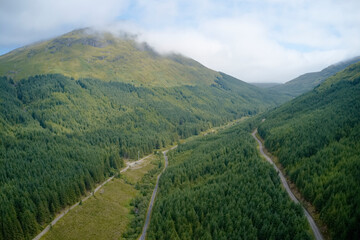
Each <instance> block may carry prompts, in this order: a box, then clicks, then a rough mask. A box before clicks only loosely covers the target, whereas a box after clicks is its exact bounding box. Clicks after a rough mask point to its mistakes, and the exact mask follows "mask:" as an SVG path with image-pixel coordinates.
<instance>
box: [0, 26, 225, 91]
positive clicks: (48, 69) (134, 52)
mask: <svg viewBox="0 0 360 240" xmlns="http://www.w3.org/2000/svg"><path fill="white" fill-rule="evenodd" d="M49 73H56V74H62V75H64V76H68V77H73V78H75V79H78V78H97V79H101V80H103V81H107V82H109V81H115V82H125V83H131V84H134V85H136V86H138V85H140V84H143V85H147V86H167V87H170V86H182V85H194V84H208V85H210V84H211V83H212V82H213V80H214V79H215V78H216V77H219V74H218V73H217V72H215V71H212V70H210V69H208V68H205V67H204V66H202V65H201V64H200V63H198V62H196V61H194V60H192V59H189V58H186V57H183V56H180V55H176V54H169V55H166V56H165V55H160V54H158V53H157V52H155V51H154V50H153V49H152V48H151V47H150V46H149V45H147V44H146V43H138V42H137V41H136V38H135V37H134V36H131V35H129V34H125V33H122V34H121V35H120V34H119V36H115V35H113V34H111V33H108V32H102V31H95V30H92V29H89V28H86V29H80V30H75V31H72V32H70V33H67V34H64V35H63V36H60V37H57V38H54V39H51V40H48V41H43V42H40V43H36V44H33V45H30V46H26V47H23V48H20V49H17V50H14V51H12V52H10V53H8V54H5V55H3V56H1V57H0V75H4V76H7V77H11V78H12V79H14V80H15V81H18V80H20V79H22V78H26V77H29V76H34V75H39V74H49Z"/></svg>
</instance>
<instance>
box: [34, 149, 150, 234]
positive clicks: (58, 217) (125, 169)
mask: <svg viewBox="0 0 360 240" xmlns="http://www.w3.org/2000/svg"><path fill="white" fill-rule="evenodd" d="M152 155H153V154H150V155H148V156H146V157H144V158H142V159H140V160H137V161H135V162H127V163H126V167H125V168H123V169H121V170H120V173H123V172H126V171H127V170H128V169H129V168H132V167H134V166H136V165H138V164H140V163H142V162H143V161H144V160H145V159H147V158H149V157H151V156H152ZM113 178H114V176H112V177H109V178H108V179H107V180H106V181H104V182H103V183H101V184H100V185H99V186H97V187H96V188H95V189H94V191H93V192H91V193H90V194H89V195H88V196H86V197H84V198H83V199H81V201H82V202H85V201H86V200H88V199H89V198H90V197H91V196H93V195H94V194H95V193H96V192H97V191H99V190H100V188H102V187H103V186H104V185H105V184H106V183H108V182H110V181H111V180H112V179H113ZM81 201H80V202H81ZM80 202H77V203H75V204H74V205H72V206H70V207H69V208H66V209H64V210H63V211H61V213H60V214H59V215H57V216H56V218H55V219H54V220H52V222H51V223H50V224H49V225H47V226H46V228H44V230H43V231H42V232H41V233H39V234H38V235H37V236H36V237H34V238H33V240H39V239H41V238H42V237H43V236H44V235H45V234H46V233H47V232H48V231H49V230H50V229H51V227H52V226H54V225H55V224H56V223H57V222H58V221H59V220H60V219H61V218H62V217H63V216H65V215H66V214H67V213H68V212H69V211H70V210H72V209H74V208H75V207H77V206H78V205H79V204H80Z"/></svg>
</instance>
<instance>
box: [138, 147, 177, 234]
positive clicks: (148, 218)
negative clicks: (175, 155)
mask: <svg viewBox="0 0 360 240" xmlns="http://www.w3.org/2000/svg"><path fill="white" fill-rule="evenodd" d="M175 148H177V145H176V146H175V147H172V148H170V149H169V150H173V149H175ZM169 150H166V151H163V154H164V158H165V166H164V169H163V170H162V171H161V173H160V174H159V175H158V176H157V179H156V184H155V188H154V191H153V193H152V195H151V200H150V203H149V208H148V211H147V213H146V219H145V223H144V227H143V230H142V233H141V236H140V238H139V240H145V238H146V232H147V229H148V227H149V224H150V217H151V212H152V208H153V205H154V201H155V197H156V193H157V190H158V188H159V179H160V177H161V174H162V173H163V172H164V171H165V169H166V168H167V166H168V157H167V156H166V153H167V152H168V151H169Z"/></svg>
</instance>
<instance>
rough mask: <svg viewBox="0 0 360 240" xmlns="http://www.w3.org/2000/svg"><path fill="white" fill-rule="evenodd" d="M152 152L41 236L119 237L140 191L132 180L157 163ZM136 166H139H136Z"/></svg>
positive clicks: (58, 237)
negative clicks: (151, 154)
mask: <svg viewBox="0 0 360 240" xmlns="http://www.w3.org/2000/svg"><path fill="white" fill-rule="evenodd" d="M157 163H158V159H157V158H156V156H152V157H150V158H148V159H146V160H145V161H144V162H143V163H141V164H139V166H136V167H134V168H130V169H128V170H127V171H126V172H124V173H123V174H122V177H121V178H120V179H117V178H115V179H114V180H113V181H110V182H109V183H107V184H106V185H105V186H104V187H103V188H102V189H100V190H99V191H98V192H97V193H96V194H95V197H91V198H90V199H88V200H87V201H85V202H83V204H82V205H79V206H78V207H76V208H75V209H73V210H71V211H70V212H69V213H68V214H67V215H65V216H64V217H63V218H62V219H60V220H59V221H58V222H57V224H56V225H54V226H53V227H52V229H51V230H50V231H49V232H48V233H47V234H46V235H45V237H44V239H49V240H51V239H53V240H55V239H119V238H121V236H122V234H123V233H124V232H125V231H126V230H127V228H128V225H129V223H130V221H131V219H132V218H133V215H132V214H131V208H132V207H131V206H130V202H131V200H132V199H134V198H135V197H136V196H137V195H138V194H139V191H138V190H136V189H135V185H134V183H136V182H137V181H139V180H140V179H141V178H142V177H143V176H144V175H145V174H146V173H147V172H148V171H150V170H151V169H153V168H154V167H156V166H157ZM138 167H139V168H138Z"/></svg>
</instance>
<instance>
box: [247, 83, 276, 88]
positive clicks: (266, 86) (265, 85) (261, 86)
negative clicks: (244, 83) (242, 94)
mask: <svg viewBox="0 0 360 240" xmlns="http://www.w3.org/2000/svg"><path fill="white" fill-rule="evenodd" d="M250 84H252V85H254V86H256V87H259V88H271V87H275V86H278V85H281V83H250Z"/></svg>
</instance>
